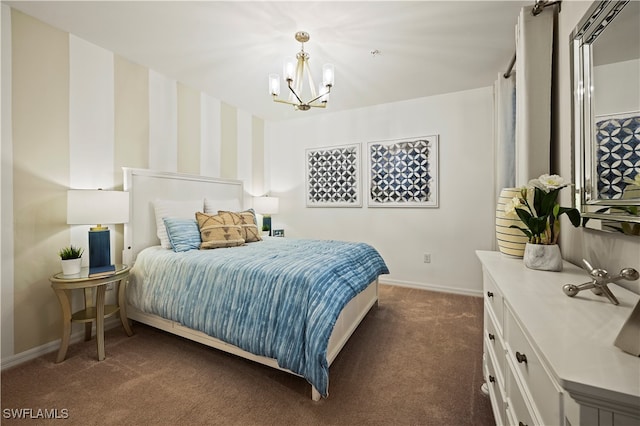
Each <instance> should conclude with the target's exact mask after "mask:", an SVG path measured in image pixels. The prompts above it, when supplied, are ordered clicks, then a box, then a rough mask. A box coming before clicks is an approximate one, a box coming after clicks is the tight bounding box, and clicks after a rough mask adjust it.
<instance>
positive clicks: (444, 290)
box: [378, 277, 482, 297]
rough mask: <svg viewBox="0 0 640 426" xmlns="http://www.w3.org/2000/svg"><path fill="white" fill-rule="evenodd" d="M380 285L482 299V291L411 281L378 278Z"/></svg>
mask: <svg viewBox="0 0 640 426" xmlns="http://www.w3.org/2000/svg"><path fill="white" fill-rule="evenodd" d="M378 281H379V282H380V284H386V285H392V286H397V287H409V288H417V289H420V290H429V291H437V292H440V293H452V294H462V295H464V296H474V297H482V290H470V289H468V288H457V287H445V286H440V285H436V284H429V283H415V282H411V281H400V280H389V279H384V278H383V277H380V278H378Z"/></svg>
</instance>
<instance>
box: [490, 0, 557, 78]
mask: <svg viewBox="0 0 640 426" xmlns="http://www.w3.org/2000/svg"><path fill="white" fill-rule="evenodd" d="M560 3H562V0H557V1H548V0H536V4H534V5H533V9H532V10H531V14H532V15H533V16H538V15H539V14H541V13H542V11H543V10H544V8H545V7H547V6H553V5H554V4H558V5H559V4H560ZM515 64H516V53H515V52H513V57H512V58H511V62H509V66H508V67H507V71H506V72H505V73H504V74H503V75H502V76H503V77H504V78H509V77H510V76H511V71H512V70H513V66H514V65H515Z"/></svg>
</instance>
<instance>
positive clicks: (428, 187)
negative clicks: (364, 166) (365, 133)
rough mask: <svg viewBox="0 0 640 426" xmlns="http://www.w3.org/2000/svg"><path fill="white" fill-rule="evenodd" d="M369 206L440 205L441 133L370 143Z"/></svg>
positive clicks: (368, 157)
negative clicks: (439, 147)
mask: <svg viewBox="0 0 640 426" xmlns="http://www.w3.org/2000/svg"><path fill="white" fill-rule="evenodd" d="M367 163H368V165H369V169H368V183H367V184H368V185H367V194H368V195H367V203H368V206H369V207H438V135H431V136H422V137H414V138H406V139H396V140H390V141H381V142H369V143H368V144H367Z"/></svg>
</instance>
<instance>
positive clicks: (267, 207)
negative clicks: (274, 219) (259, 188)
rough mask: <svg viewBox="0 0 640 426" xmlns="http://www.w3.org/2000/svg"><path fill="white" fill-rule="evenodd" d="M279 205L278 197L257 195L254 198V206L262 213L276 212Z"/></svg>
mask: <svg viewBox="0 0 640 426" xmlns="http://www.w3.org/2000/svg"><path fill="white" fill-rule="evenodd" d="M278 207H279V201H278V198H277V197H255V198H254V199H253V208H254V209H255V210H256V212H257V213H260V214H276V213H278Z"/></svg>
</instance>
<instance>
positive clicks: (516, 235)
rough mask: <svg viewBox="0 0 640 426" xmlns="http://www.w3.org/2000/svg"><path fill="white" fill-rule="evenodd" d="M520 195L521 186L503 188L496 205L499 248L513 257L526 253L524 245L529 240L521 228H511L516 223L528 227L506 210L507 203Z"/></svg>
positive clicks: (501, 251)
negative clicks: (506, 212)
mask: <svg viewBox="0 0 640 426" xmlns="http://www.w3.org/2000/svg"><path fill="white" fill-rule="evenodd" d="M519 196H520V188H503V189H502V191H500V196H499V197H498V204H497V206H496V239H497V240H498V249H499V250H500V253H502V254H504V255H507V256H511V257H522V256H523V255H524V246H525V244H526V243H527V241H529V239H528V238H527V236H526V235H524V234H523V233H522V231H521V230H519V229H516V228H511V227H510V226H511V225H516V226H519V227H521V228H526V226H525V224H524V223H522V221H521V220H520V218H519V217H515V218H512V217H509V216H507V215H506V214H505V212H504V206H505V204H506V203H507V202H508V201H509V200H511V199H512V198H513V197H519Z"/></svg>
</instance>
